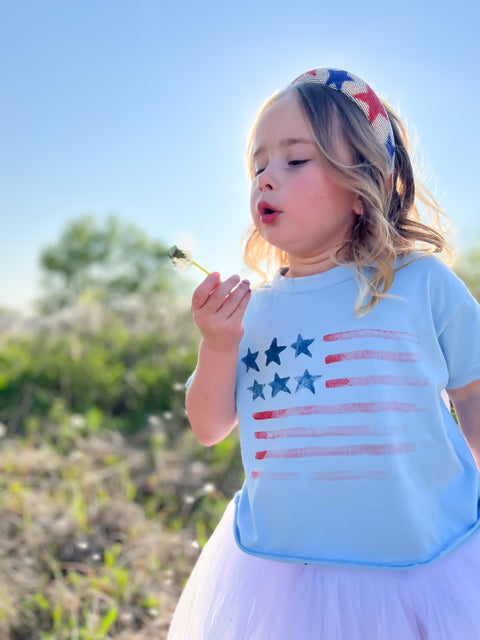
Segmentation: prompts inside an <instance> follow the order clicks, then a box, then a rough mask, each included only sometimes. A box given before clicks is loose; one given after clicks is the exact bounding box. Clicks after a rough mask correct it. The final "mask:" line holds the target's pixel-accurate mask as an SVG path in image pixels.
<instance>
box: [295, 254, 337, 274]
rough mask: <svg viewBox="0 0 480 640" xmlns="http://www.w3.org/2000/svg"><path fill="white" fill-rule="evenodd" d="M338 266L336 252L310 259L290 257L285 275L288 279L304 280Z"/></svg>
mask: <svg viewBox="0 0 480 640" xmlns="http://www.w3.org/2000/svg"><path fill="white" fill-rule="evenodd" d="M337 266H338V262H337V261H336V258H335V251H333V253H332V252H328V253H323V254H319V255H315V256H311V257H308V258H303V257H302V258H299V257H297V256H292V255H289V256H288V271H287V272H286V273H285V274H284V275H285V277H286V278H303V277H306V276H314V275H316V274H317V273H324V272H325V271H329V270H330V269H333V268H334V267H337Z"/></svg>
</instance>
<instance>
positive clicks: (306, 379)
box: [295, 369, 322, 393]
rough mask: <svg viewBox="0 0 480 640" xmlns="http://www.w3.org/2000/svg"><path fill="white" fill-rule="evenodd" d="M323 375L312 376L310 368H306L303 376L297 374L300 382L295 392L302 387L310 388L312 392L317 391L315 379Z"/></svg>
mask: <svg viewBox="0 0 480 640" xmlns="http://www.w3.org/2000/svg"><path fill="white" fill-rule="evenodd" d="M321 377H322V376H312V375H311V373H309V371H308V369H305V371H304V372H303V375H302V376H298V377H297V376H295V380H296V381H297V382H298V386H297V388H296V390H295V393H296V392H297V391H298V390H299V389H300V387H305V389H310V391H311V392H312V393H315V380H317V378H321Z"/></svg>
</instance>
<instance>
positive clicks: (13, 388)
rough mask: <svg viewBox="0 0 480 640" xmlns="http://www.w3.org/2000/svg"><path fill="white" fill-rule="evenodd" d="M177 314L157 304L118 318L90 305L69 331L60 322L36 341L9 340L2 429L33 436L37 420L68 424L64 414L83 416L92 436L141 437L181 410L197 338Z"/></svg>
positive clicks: (31, 336) (3, 367)
mask: <svg viewBox="0 0 480 640" xmlns="http://www.w3.org/2000/svg"><path fill="white" fill-rule="evenodd" d="M165 302H167V303H168V308H169V309H171V310H172V314H173V316H174V317H171V316H170V313H169V312H168V311H166V310H165V307H166V305H165ZM173 306H174V305H173V302H171V301H170V302H169V301H168V300H166V301H164V299H163V298H160V299H157V301H156V302H155V300H153V299H152V300H151V301H150V305H149V306H148V307H146V305H140V306H138V307H135V310H134V314H132V312H131V310H129V309H128V305H127V307H123V308H122V307H117V309H116V310H115V311H114V310H112V309H111V308H106V307H105V306H104V305H103V306H102V305H99V304H93V305H92V304H91V305H89V306H88V305H83V306H80V307H78V308H76V309H75V310H74V311H73V312H72V315H71V316H70V317H69V320H68V323H69V324H67V326H66V325H65V318H63V320H62V317H56V318H55V317H52V318H50V319H49V323H50V324H49V326H47V325H44V326H42V327H40V328H38V329H37V330H36V331H34V332H32V333H21V334H20V335H10V336H6V335H5V336H4V340H3V345H2V349H1V351H0V396H1V398H2V404H1V405H0V421H2V422H4V423H5V424H7V427H8V429H9V432H11V433H13V432H15V433H26V431H27V424H30V425H33V424H35V420H36V419H43V420H44V419H45V418H46V417H48V418H49V419H50V420H53V421H55V422H56V423H60V424H61V422H62V421H61V416H59V415H57V413H58V410H59V409H61V410H60V414H61V413H62V411H63V412H64V413H66V414H68V415H72V414H78V415H81V416H82V418H81V419H80V423H82V424H81V425H79V428H83V429H87V430H89V431H94V430H95V429H96V428H98V427H100V425H102V426H106V425H108V426H113V427H115V428H119V429H121V430H126V431H135V430H137V429H139V428H141V427H143V426H145V424H146V421H147V418H148V416H149V415H151V414H158V413H159V412H160V413H161V412H163V411H171V410H172V406H173V408H174V409H175V410H178V409H179V408H180V406H181V405H183V393H180V392H183V383H184V381H185V380H186V378H187V377H188V375H189V374H190V373H191V371H192V369H193V368H194V366H195V359H196V342H197V336H196V333H195V332H194V330H193V329H192V327H191V324H192V323H191V319H190V318H189V315H188V314H187V312H185V311H182V310H181V309H173ZM56 411H57V413H56ZM68 428H71V425H70V424H68Z"/></svg>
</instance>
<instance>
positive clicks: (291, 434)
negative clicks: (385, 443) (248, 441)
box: [255, 425, 383, 440]
mask: <svg viewBox="0 0 480 640" xmlns="http://www.w3.org/2000/svg"><path fill="white" fill-rule="evenodd" d="M380 435H383V433H382V432H380V431H377V430H375V429H372V427H370V426H368V425H352V426H347V427H343V426H342V427H312V428H303V427H292V428H290V429H276V430H275V431H256V432H255V438H256V439H257V440H277V439H278V438H322V437H328V436H380Z"/></svg>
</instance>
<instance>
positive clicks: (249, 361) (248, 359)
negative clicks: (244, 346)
mask: <svg viewBox="0 0 480 640" xmlns="http://www.w3.org/2000/svg"><path fill="white" fill-rule="evenodd" d="M257 356H258V351H255V353H252V352H251V351H250V347H249V348H248V353H247V355H246V356H245V357H244V358H242V362H244V363H245V364H246V365H247V373H248V370H249V369H253V370H254V371H260V369H259V368H258V365H257V363H256V362H255V360H256V359H257Z"/></svg>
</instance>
